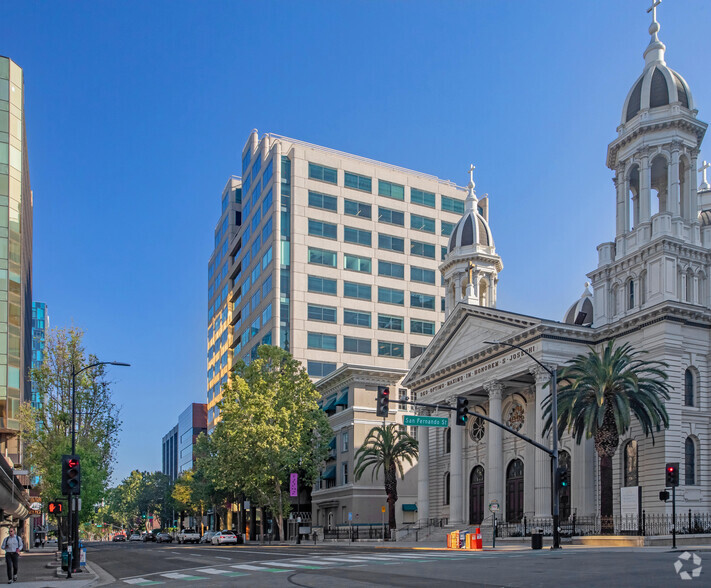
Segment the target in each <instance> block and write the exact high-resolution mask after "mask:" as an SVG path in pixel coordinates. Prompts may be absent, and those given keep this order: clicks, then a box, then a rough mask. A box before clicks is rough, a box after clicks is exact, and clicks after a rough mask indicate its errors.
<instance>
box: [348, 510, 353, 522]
mask: <svg viewBox="0 0 711 588" xmlns="http://www.w3.org/2000/svg"><path fill="white" fill-rule="evenodd" d="M352 520H353V513H352V512H349V513H348V522H349V523H350V522H351V521H352Z"/></svg>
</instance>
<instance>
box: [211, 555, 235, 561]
mask: <svg viewBox="0 0 711 588" xmlns="http://www.w3.org/2000/svg"><path fill="white" fill-rule="evenodd" d="M215 559H226V560H227V561H232V558H231V557H222V556H221V555H216V556H215Z"/></svg>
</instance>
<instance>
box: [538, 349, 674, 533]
mask: <svg viewBox="0 0 711 588" xmlns="http://www.w3.org/2000/svg"><path fill="white" fill-rule="evenodd" d="M644 353H645V352H643V351H635V350H634V349H633V348H632V347H631V346H630V344H629V343H625V344H623V345H620V346H617V347H615V341H614V340H612V341H609V342H608V343H607V344H606V345H605V346H604V347H603V348H602V350H601V351H600V352H598V351H596V350H595V349H594V348H592V347H590V351H589V352H588V353H586V354H580V355H577V356H576V357H574V358H573V359H572V360H570V362H569V363H568V365H566V366H564V367H563V368H562V369H561V370H560V371H559V372H558V381H559V384H558V434H559V435H562V434H563V433H564V432H565V431H566V430H568V431H570V433H571V434H572V436H573V438H574V439H575V441H576V443H578V444H580V442H581V441H582V440H583V438H586V439H590V438H592V439H594V443H595V451H596V452H597V454H598V456H599V458H600V519H601V526H602V532H603V533H612V531H613V524H612V513H613V491H612V471H613V469H612V457H613V456H614V455H615V452H616V451H617V448H618V446H619V444H620V436H622V435H624V434H625V433H626V432H627V431H628V430H629V428H630V426H631V421H632V416H633V415H634V417H635V418H636V420H637V421H638V422H639V424H640V425H641V427H642V432H643V433H644V434H645V436H649V435H651V436H652V442H654V431H660V430H661V429H662V427H663V428H665V429H666V428H668V427H669V415H668V414H667V411H666V408H665V406H664V401H665V400H668V399H669V390H670V387H669V384H668V383H667V373H666V371H665V369H666V367H667V365H666V364H665V363H663V362H660V361H645V360H644V359H642V356H643V355H644ZM552 404H553V403H552V400H551V397H550V396H548V397H547V398H546V399H545V400H544V404H543V410H544V416H545V417H546V421H545V423H544V434H547V432H548V431H550V429H551V428H552V415H551V408H552Z"/></svg>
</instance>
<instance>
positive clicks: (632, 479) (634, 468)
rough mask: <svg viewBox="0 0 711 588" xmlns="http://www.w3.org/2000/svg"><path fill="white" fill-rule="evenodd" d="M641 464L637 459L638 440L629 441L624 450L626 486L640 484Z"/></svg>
mask: <svg viewBox="0 0 711 588" xmlns="http://www.w3.org/2000/svg"><path fill="white" fill-rule="evenodd" d="M638 480H639V466H638V459H637V441H635V440H634V439H633V440H631V441H628V442H627V445H625V451H624V483H625V486H638V485H639V484H638V483H637V482H638Z"/></svg>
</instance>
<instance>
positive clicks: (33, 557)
mask: <svg viewBox="0 0 711 588" xmlns="http://www.w3.org/2000/svg"><path fill="white" fill-rule="evenodd" d="M55 553H56V548H49V547H44V548H40V549H32V550H31V551H29V552H24V553H22V554H21V555H20V565H19V573H18V574H17V582H16V583H15V584H13V585H21V586H27V587H28V588H49V587H58V586H71V587H72V588H80V587H84V586H89V585H90V584H91V583H92V582H94V581H95V580H96V576H95V575H94V574H93V573H91V572H84V573H81V574H78V575H77V576H75V577H73V578H72V579H71V580H67V579H64V578H58V577H57V572H56V570H57V568H56V567H55V566H54V565H53V566H52V567H47V564H50V563H54V562H56V561H57V560H56V559H55ZM0 567H1V569H0V585H2V584H4V583H6V582H7V573H6V569H5V565H4V562H3V564H2V566H0Z"/></svg>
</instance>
